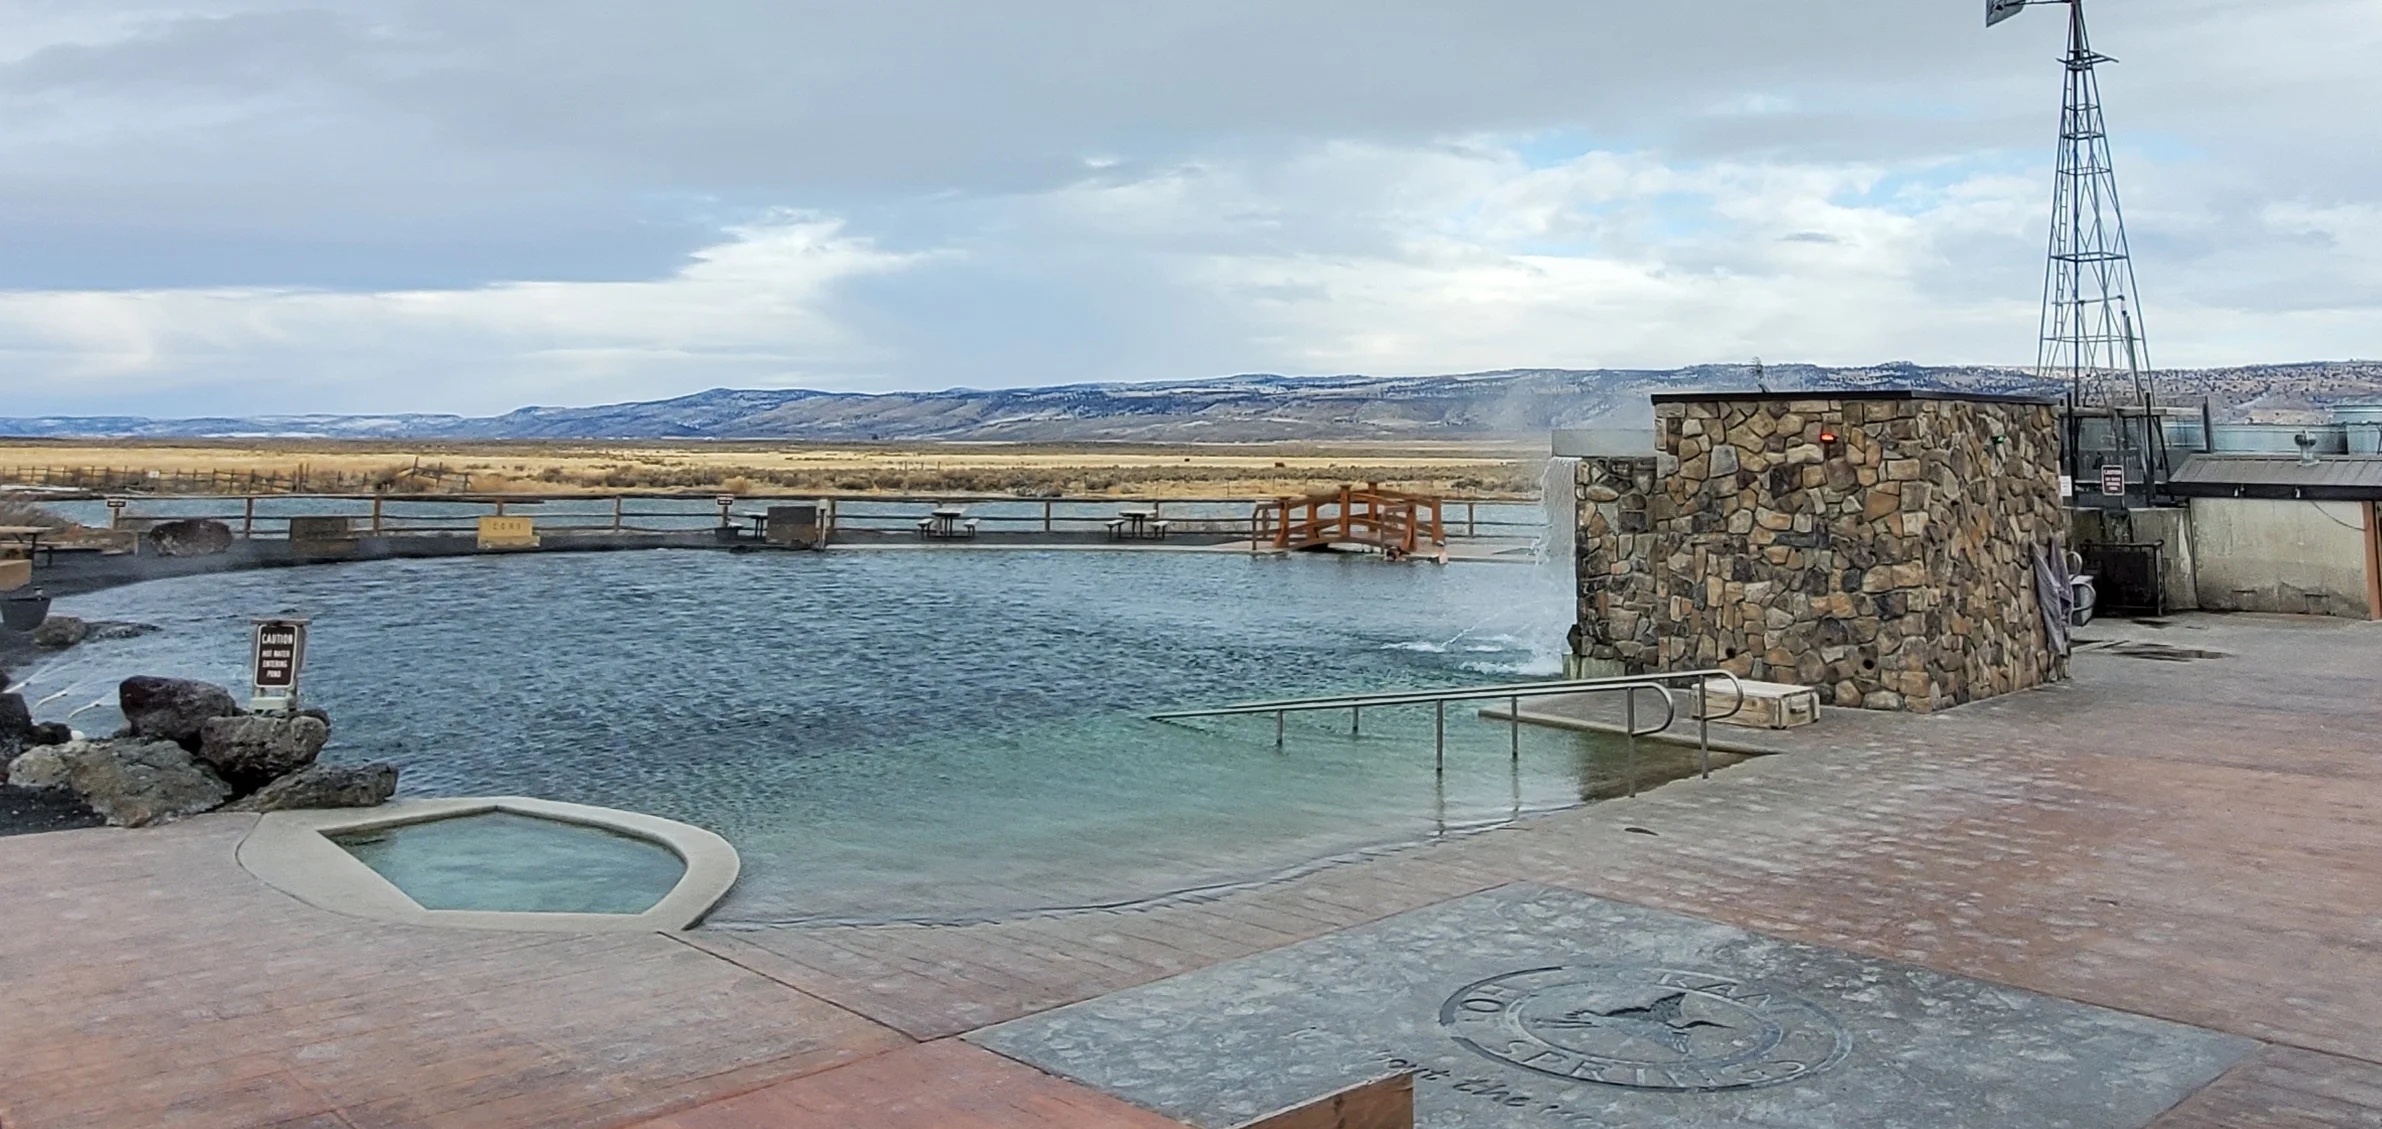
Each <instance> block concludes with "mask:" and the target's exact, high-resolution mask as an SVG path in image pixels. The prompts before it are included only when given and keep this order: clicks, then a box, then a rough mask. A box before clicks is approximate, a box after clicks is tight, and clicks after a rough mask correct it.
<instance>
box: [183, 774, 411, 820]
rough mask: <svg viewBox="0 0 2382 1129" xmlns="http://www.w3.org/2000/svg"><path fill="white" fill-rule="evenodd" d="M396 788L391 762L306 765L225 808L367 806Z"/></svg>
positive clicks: (382, 798) (375, 803)
mask: <svg viewBox="0 0 2382 1129" xmlns="http://www.w3.org/2000/svg"><path fill="white" fill-rule="evenodd" d="M396 792H397V766H396V765H393V764H379V763H374V764H363V765H344V764H317V765H309V766H307V767H305V768H302V769H299V770H298V771H296V772H293V773H291V774H289V775H288V776H284V777H282V778H281V779H279V780H276V781H274V782H272V783H271V784H267V785H265V786H264V787H263V788H262V789H260V790H258V792H257V793H256V794H255V795H253V796H250V797H248V798H247V799H244V800H241V801H239V802H238V803H235V804H233V805H231V806H230V807H227V808H225V809H223V810H225V811H296V810H298V809H301V808H368V807H374V806H377V805H379V804H380V803H381V802H382V801H384V800H386V799H388V798H389V797H390V796H392V795H395V794H396Z"/></svg>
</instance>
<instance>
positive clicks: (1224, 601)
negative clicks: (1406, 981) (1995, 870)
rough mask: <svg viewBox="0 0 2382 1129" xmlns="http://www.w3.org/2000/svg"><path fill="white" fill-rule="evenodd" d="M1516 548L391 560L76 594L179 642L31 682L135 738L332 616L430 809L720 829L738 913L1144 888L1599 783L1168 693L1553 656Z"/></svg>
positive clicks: (317, 679) (1315, 860)
mask: <svg viewBox="0 0 2382 1129" xmlns="http://www.w3.org/2000/svg"><path fill="white" fill-rule="evenodd" d="M1564 587H1565V586H1564V585H1563V584H1562V583H1561V581H1560V579H1559V578H1551V577H1550V576H1549V574H1547V573H1545V572H1541V571H1538V570H1534V569H1532V568H1530V567H1528V566H1519V565H1469V566H1467V565H1455V566H1447V567H1437V566H1431V565H1390V564H1385V563H1383V562H1381V561H1380V560H1378V559H1377V558H1353V557H1352V558H1345V559H1334V558H1307V557H1302V558H1296V559H1288V560H1284V559H1277V558H1271V557H1248V556H1243V555H1237V554H1229V553H1227V554H1215V553H1196V552H1191V553H1183V552H1100V551H1047V552H1046V551H1023V550H982V551H972V550H971V551H935V552H918V551H904V550H853V551H844V552H835V553H826V554H747V555H734V554H726V553H715V552H696V551H686V552H680V551H648V552H635V553H610V554H555V555H545V556H526V557H522V556H516V557H505V558H461V559H451V560H433V561H381V562H368V563H357V564H345V565H331V566H319V567H309V568H298V569H281V570H270V571H258V572H247V573H238V574H230V575H223V576H209V577H191V578H184V579H175V580H166V581H156V582H151V583H148V584H142V585H136V586H133V587H129V588H122V589H116V590H113V591H109V592H103V593H98V594H95V595H91V596H86V597H81V598H77V599H74V600H69V601H62V602H61V607H60V609H59V610H61V611H64V612H68V613H71V614H78V615H84V616H91V617H100V618H111V619H130V620H140V621H145V622H150V623H155V624H158V625H159V626H161V627H163V628H165V630H164V631H163V632H161V633H159V634H156V635H151V636H146V637H143V638H138V639H128V640H111V641H104V642H99V643H94V644H89V645H87V646H85V647H82V648H78V649H77V650H75V651H72V652H69V653H68V654H67V655H66V656H64V657H63V658H62V659H60V660H58V661H56V662H55V663H53V664H52V665H50V666H47V667H44V668H42V669H40V670H39V671H37V672H36V674H35V676H34V680H33V682H34V684H33V686H32V687H31V688H30V689H31V694H30V696H31V697H32V698H33V699H35V700H38V701H40V705H39V707H38V709H37V713H38V714H39V716H41V717H42V718H43V719H44V720H50V719H62V718H66V717H68V716H69V715H70V714H71V715H73V723H74V724H75V725H76V726H77V727H79V728H82V729H84V730H86V731H94V732H104V731H107V730H109V729H112V728H113V727H114V726H115V725H116V724H117V721H116V718H115V717H114V711H113V705H112V701H113V689H114V684H115V681H116V680H117V679H120V678H122V677H124V676H126V675H129V674H133V673H171V674H179V675H185V676H191V677H199V678H206V679H209V680H212V681H217V682H222V683H224V684H226V685H231V686H234V687H235V688H236V690H239V691H242V692H244V687H242V686H240V682H241V679H242V678H243V677H244V675H243V664H244V661H245V656H246V647H247V631H248V617H249V616H251V615H258V614H273V613H283V612H295V613H303V614H307V615H311V616H313V617H314V633H313V636H312V640H311V642H310V645H309V651H308V670H307V677H306V694H307V699H308V701H309V702H310V703H312V704H319V705H321V706H323V707H325V708H327V709H329V710H330V711H331V713H332V715H333V716H334V718H335V719H336V726H335V731H334V734H333V738H332V745H331V748H330V750H329V751H328V752H327V753H326V754H325V755H326V757H329V758H332V759H338V760H346V761H362V760H371V759H385V760H391V761H395V762H397V763H398V764H399V765H400V766H402V768H403V770H404V777H403V783H402V786H401V791H402V792H403V793H404V794H407V795H417V796H448V795H499V794H513V795H528V796H538V797H544V798H547V799H555V800H566V801H574V802H579V803H589V804H600V805H606V806H613V807H621V808H628V809H632V810H636V811H644V812H650V813H653V814H655V815H660V816H665V817H668V818H671V819H677V820H683V821H685V822H688V823H693V824H696V825H698V826H702V827H707V828H710V829H712V830H714V831H717V832H719V833H720V834H722V835H724V836H726V837H727V838H728V839H729V841H730V842H732V843H734V844H735V846H736V848H737V850H738V852H739V853H740V854H741V855H742V856H743V860H744V870H743V877H742V879H741V880H740V881H739V883H738V885H737V887H736V889H735V890H734V891H733V892H732V893H731V894H730V895H729V897H728V899H727V900H726V901H725V902H724V903H722V905H721V906H720V907H719V909H717V910H716V911H715V912H714V913H713V914H712V917H711V921H712V922H713V923H714V924H728V925H759V924H789V923H791V924H803V923H823V922H838V921H884V920H904V921H954V920H960V921H964V920H980V919H985V918H1000V917H1008V916H1015V915H1019V914H1030V913H1037V912H1044V911H1050V910H1059V909H1066V908H1072V907H1083V906H1098V905H1111V904H1123V903H1132V902H1137V901H1143V900H1147V899H1152V898H1163V897H1167V896H1170V895H1176V894H1181V893H1184V892H1187V891H1196V890H1200V889H1206V888H1211V887H1217V886H1224V885H1231V884H1235V883H1242V882H1249V881H1256V880H1262V879H1265V878H1268V877H1271V876H1275V875H1280V874H1284V873H1289V872H1294V871H1297V870H1300V869H1303V868H1307V867H1312V866H1316V865H1320V864H1324V863H1326V862H1328V861H1329V860H1332V859H1335V858H1343V857H1348V856H1350V855H1353V854H1359V853H1363V852H1367V851H1375V850H1383V849H1391V848H1396V847H1399V846H1403V845H1408V844H1413V843H1417V842H1423V841H1427V840H1429V839H1431V838H1434V837H1436V836H1440V835H1445V834H1453V833H1458V832H1461V831H1464V830H1467V829H1472V828H1479V827H1485V826H1492V825H1494V824H1496V823H1498V822H1501V821H1505V820H1510V819H1513V818H1516V817H1517V816H1520V815H1526V814H1529V813H1532V812H1541V811H1546V810H1550V809H1554V808H1559V807H1563V806H1567V805H1572V804H1577V803H1579V802H1580V801H1581V796H1582V791H1583V781H1584V780H1585V778H1586V777H1587V776H1589V775H1590V774H1591V773H1593V772H1598V771H1602V770H1603V766H1609V764H1610V763H1611V761H1613V760H1615V759H1617V758H1618V756H1619V750H1618V747H1617V744H1616V743H1612V742H1608V741H1606V740H1605V739H1602V738H1590V737H1583V736H1579V735H1573V734H1563V733H1553V732H1543V731H1525V733H1524V735H1523V736H1524V743H1523V750H1522V755H1521V757H1520V758H1519V760H1518V762H1517V761H1513V760H1509V757H1508V752H1507V749H1508V740H1509V738H1508V732H1507V729H1506V727H1505V726H1503V725H1501V724H1496V723H1486V722H1481V721H1478V720H1476V719H1474V718H1473V717H1472V715H1471V712H1470V711H1469V710H1463V709H1454V710H1451V711H1450V712H1449V719H1450V722H1449V725H1450V731H1449V738H1450V753H1449V760H1448V771H1447V772H1446V774H1445V775H1444V776H1441V775H1438V774H1435V773H1434V772H1433V771H1432V757H1431V715H1430V711H1429V709H1428V708H1427V707H1421V708H1415V709H1411V710H1404V711H1392V710H1384V711H1380V712H1379V713H1378V714H1376V713H1372V712H1368V714H1367V717H1366V722H1365V727H1364V735H1363V736H1362V737H1361V738H1351V737H1349V736H1348V735H1347V733H1346V730H1345V727H1346V719H1345V715H1339V716H1332V717H1321V716H1317V717H1311V718H1305V719H1301V718H1295V717H1294V718H1293V719H1292V721H1291V724H1290V739H1289V741H1288V743H1287V745H1286V747H1285V748H1283V749H1280V750H1277V749H1276V748H1275V747H1274V741H1273V737H1274V733H1273V721H1272V719H1271V718H1261V719H1246V720H1234V721H1224V722H1215V723H1202V724H1200V725H1198V726H1195V727H1193V726H1182V725H1172V724H1164V723H1156V722H1150V721H1146V720H1143V719H1142V718H1143V716H1144V715H1146V714H1148V713H1150V712H1153V711H1156V710H1161V709H1165V708H1168V707H1174V706H1195V705H1207V704H1220V703H1225V702H1231V701H1236V700H1246V699H1249V698H1253V697H1273V696H1282V695H1293V694H1306V693H1330V692H1343V691H1369V690H1388V689H1398V688H1409V687H1419V686H1444V685H1461V684H1468V683H1479V682H1486V681H1505V680H1512V679H1515V678H1518V677H1527V676H1535V675H1552V674H1554V673H1555V670H1556V659H1555V654H1556V651H1557V649H1558V648H1559V646H1560V639H1561V634H1562V629H1563V627H1564V624H1565V623H1566V622H1567V621H1568V619H1569V618H1570V609H1569V600H1568V598H1567V597H1566V594H1565V592H1564V590H1563V589H1564Z"/></svg>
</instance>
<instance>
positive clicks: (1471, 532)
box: [1464, 502, 1480, 537]
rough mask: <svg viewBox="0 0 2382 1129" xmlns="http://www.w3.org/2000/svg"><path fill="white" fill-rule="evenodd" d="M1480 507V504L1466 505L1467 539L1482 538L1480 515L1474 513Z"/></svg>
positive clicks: (1465, 529) (1465, 531)
mask: <svg viewBox="0 0 2382 1129" xmlns="http://www.w3.org/2000/svg"><path fill="white" fill-rule="evenodd" d="M1479 505H1480V503H1478V502H1466V503H1464V536H1466V537H1478V536H1480V524H1479V521H1478V519H1479V514H1477V513H1475V512H1474V511H1475V510H1476V509H1478V507H1479Z"/></svg>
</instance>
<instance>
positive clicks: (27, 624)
mask: <svg viewBox="0 0 2382 1129" xmlns="http://www.w3.org/2000/svg"><path fill="white" fill-rule="evenodd" d="M48 618H50V598H49V597H48V596H45V595H43V594H42V592H41V589H39V588H36V589H34V590H33V591H32V593H31V594H30V595H24V596H0V626H5V627H7V628H8V629H9V630H10V631H31V630H33V629H34V628H36V627H39V626H41V621H43V620H45V619H48Z"/></svg>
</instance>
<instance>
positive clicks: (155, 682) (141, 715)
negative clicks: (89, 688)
mask: <svg viewBox="0 0 2382 1129" xmlns="http://www.w3.org/2000/svg"><path fill="white" fill-rule="evenodd" d="M116 701H117V703H118V704H119V705H121V706H122V707H123V710H124V725H125V732H126V734H127V735H128V736H132V737H142V738H152V739H157V740H164V741H174V742H178V743H180V744H181V745H182V746H183V747H184V748H188V749H196V748H198V741H199V730H200V729H201V728H202V727H204V726H205V725H206V724H207V720H208V719H209V718H217V717H233V716H237V715H238V714H239V712H240V706H239V703H237V702H234V701H232V695H231V692H230V691H228V690H225V689H224V688H223V687H221V686H216V685H213V684H210V683H206V682H193V681H191V680H189V679H186V678H158V677H155V676H153V675H147V674H139V675H134V676H133V677H131V678H127V679H125V680H124V681H123V683H122V684H120V685H119V686H117V687H116Z"/></svg>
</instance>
